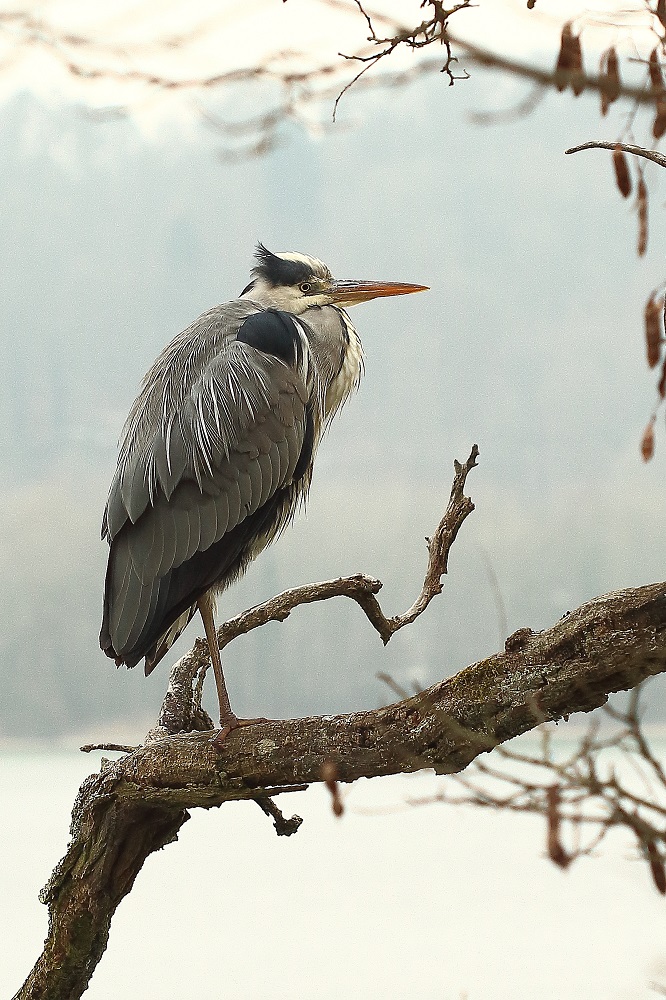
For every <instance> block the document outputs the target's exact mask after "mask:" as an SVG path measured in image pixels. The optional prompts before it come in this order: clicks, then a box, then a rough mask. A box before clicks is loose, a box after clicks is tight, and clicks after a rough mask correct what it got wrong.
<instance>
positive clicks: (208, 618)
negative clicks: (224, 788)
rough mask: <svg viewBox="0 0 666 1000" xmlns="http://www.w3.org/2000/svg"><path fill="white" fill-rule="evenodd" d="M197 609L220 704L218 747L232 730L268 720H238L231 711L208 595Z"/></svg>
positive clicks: (198, 602) (198, 604)
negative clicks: (204, 633)
mask: <svg viewBox="0 0 666 1000" xmlns="http://www.w3.org/2000/svg"><path fill="white" fill-rule="evenodd" d="M197 607H198V608H199V612H200V614H201V620H202V622H203V627H204V630H205V632H206V641H207V642H208V649H209V650H210V659H211V662H212V664H213V673H214V674H215V684H216V687H217V700H218V702H219V704H220V731H219V733H218V734H217V736H216V737H215V741H214V742H215V745H216V746H219V745H220V744H221V743H223V742H224V740H226V738H227V736H228V735H229V733H230V732H232V731H233V730H234V729H238V728H239V727H240V726H253V725H255V724H256V723H258V722H268V719H239V718H238V716H237V715H236V713H235V712H233V711H232V709H231V702H230V701H229V694H228V692H227V685H226V683H225V681H224V673H223V672H222V659H221V657H220V647H219V644H218V641H217V633H216V631H215V619H214V617H213V601H212V599H211V598H210V597H209V595H208V594H204V595H203V597H200V598H199V599H198V601H197Z"/></svg>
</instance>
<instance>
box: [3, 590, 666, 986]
mask: <svg viewBox="0 0 666 1000" xmlns="http://www.w3.org/2000/svg"><path fill="white" fill-rule="evenodd" d="M664 671H666V583H660V584H653V585H651V586H648V587H641V588H639V589H637V590H626V591H619V592H617V593H615V594H609V595H606V596H604V597H599V598H597V599H596V600H594V601H591V602H590V603H589V604H585V605H583V607H581V608H579V609H578V610H577V611H574V612H572V613H571V614H569V615H566V616H565V617H564V618H563V619H562V620H561V621H559V622H558V623H557V624H556V625H554V626H553V627H552V628H550V629H548V630H546V631H545V632H541V633H532V632H531V631H530V630H528V629H522V630H520V632H517V633H515V634H514V635H513V636H511V637H510V638H509V639H507V642H506V649H505V651H504V652H503V653H498V654H496V655H495V656H491V657H489V658H488V659H486V660H483V661H481V662H480V663H476V664H474V665H473V666H470V667H467V668H466V669H465V670H463V671H461V673H459V674H458V675H456V676H455V677H453V678H451V679H450V680H446V681H442V682H441V683H439V684H436V685H434V686H433V687H431V688H429V689H428V690H427V691H424V692H422V693H420V694H419V695H416V696H415V697H413V698H409V699H407V700H406V701H402V702H400V703H398V704H395V705H390V706H389V707H388V708H384V709H380V710H378V711H374V712H357V713H354V714H352V715H344V716H334V717H324V718H309V719H291V720H285V721H277V722H267V723H264V724H261V725H258V726H255V727H252V728H248V729H240V730H236V731H235V732H233V733H232V734H231V735H230V736H229V738H228V739H227V741H226V742H225V743H224V744H223V746H222V747H221V748H220V749H219V750H218V749H216V748H215V747H214V745H213V736H214V734H213V733H201V732H199V733H186V734H182V735H179V736H171V737H167V738H165V739H161V740H154V741H152V742H149V743H147V744H146V745H145V746H143V747H141V748H139V749H138V750H135V751H134V752H133V753H131V754H128V755H127V756H125V757H123V758H122V759H121V760H119V761H116V762H114V763H106V764H105V765H104V766H103V767H102V771H101V772H100V774H96V775H92V776H91V777H90V778H88V779H87V780H86V781H85V782H84V784H83V786H82V788H81V791H80V793H79V797H78V799H77V802H76V805H75V809H74V813H73V821H72V841H71V843H70V846H69V849H68V851H67V854H66V855H65V857H64V858H63V860H62V861H61V863H60V864H59V866H58V868H57V869H56V871H55V872H54V874H53V876H52V878H51V880H50V882H49V884H48V886H47V887H46V889H45V890H44V892H43V896H42V898H43V900H44V902H46V903H48V905H49V910H50V925H49V936H48V938H47V942H46V946H45V951H44V954H43V955H42V956H41V958H40V959H39V960H38V962H37V964H36V966H35V968H34V969H33V971H32V973H31V975H30V977H29V978H28V980H27V982H26V984H25V985H24V987H23V988H22V989H21V990H20V991H19V993H18V994H17V995H16V998H17V1000H19V998H20V1000H26V998H28V997H30V998H36V997H39V998H40V1000H50V998H53V1000H56V998H57V1000H67V998H75V997H79V996H80V995H81V994H82V992H83V990H84V989H85V987H86V985H87V983H88V980H89V978H90V975H91V974H92V971H93V969H94V967H95V965H96V963H97V962H98V961H99V958H100V957H101V955H102V953H103V951H104V948H105V947H106V940H107V937H108V930H109V925H110V921H111V917H112V915H113V912H114V911H115V908H116V906H117V905H118V902H119V901H120V899H121V898H122V897H123V895H125V894H126V893H127V892H129V890H130V889H131V887H132V884H133V882H134V879H135V877H136V875H137V874H138V872H139V870H140V868H141V866H142V864H143V862H144V860H145V858H146V857H147V856H148V854H150V853H151V852H152V851H154V850H157V849H158V848H159V847H162V846H164V845H165V844H168V843H170V842H171V841H173V840H175V839H176V837H177V833H178V830H179V829H180V827H181V826H182V824H183V823H184V822H186V820H187V819H188V812H187V810H188V809H191V808H193V807H196V806H200V807H203V808H210V807H212V806H218V805H222V804H223V803H225V802H229V801H233V800H235V799H255V800H257V799H258V800H265V798H266V796H267V795H268V792H269V791H270V792H271V793H272V794H275V793H276V792H279V791H281V790H287V789H288V788H292V787H293V786H294V784H309V783H311V782H316V781H319V780H321V774H322V768H323V767H324V766H325V765H326V764H327V763H328V762H329V761H331V760H333V761H335V765H336V774H337V777H338V780H340V781H353V780H354V779H356V778H359V777H374V776H376V775H382V774H395V773H398V772H405V771H415V770H418V769H420V768H424V767H431V768H434V770H435V771H437V772H438V773H452V772H457V771H460V770H461V769H463V768H464V767H466V766H467V764H469V763H470V762H471V761H472V760H474V758H475V757H477V756H478V755H479V754H480V753H483V752H485V751H488V750H490V749H492V748H493V747H494V746H496V745H498V744H499V743H502V742H504V741H505V740H508V739H510V738H511V737H513V736H517V735H519V734H520V733H524V732H526V731H527V730H529V729H532V728H534V727H535V726H536V725H538V724H540V723H541V722H542V721H544V720H545V719H561V718H567V717H568V716H569V715H570V714H571V713H572V712H579V711H583V712H588V711H591V710H592V709H594V708H596V707H598V706H599V705H602V704H604V702H605V701H606V699H607V697H608V695H609V694H610V693H611V692H613V691H619V690H624V689H627V688H632V687H634V686H635V685H636V684H638V683H640V681H642V680H643V679H644V678H645V677H648V676H650V675H652V674H657V673H661V672H664ZM260 804H261V803H260ZM262 808H263V806H262ZM295 822H296V821H294V823H295Z"/></svg>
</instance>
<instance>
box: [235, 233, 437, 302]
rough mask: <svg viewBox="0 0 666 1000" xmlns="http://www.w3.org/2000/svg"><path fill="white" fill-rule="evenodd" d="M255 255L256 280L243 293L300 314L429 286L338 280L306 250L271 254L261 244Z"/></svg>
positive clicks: (396, 282) (402, 293)
mask: <svg viewBox="0 0 666 1000" xmlns="http://www.w3.org/2000/svg"><path fill="white" fill-rule="evenodd" d="M255 257H256V260H257V263H256V265H255V266H254V267H253V268H252V278H253V280H252V281H251V282H250V284H249V285H248V286H247V288H244V289H243V291H242V292H241V296H247V298H250V299H253V300H254V301H255V302H259V303H260V304H261V305H266V306H269V307H270V308H273V309H283V310H284V311H285V312H290V313H294V314H295V315H297V316H298V315H300V314H301V313H304V312H305V310H306V309H310V308H311V307H312V306H327V305H341V306H344V307H345V308H347V307H348V306H355V305H358V303H359V302H367V301H368V300H369V299H376V298H379V297H380V296H386V295H409V293H410V292H425V291H427V287H426V286H425V285H407V284H404V283H402V282H398V281H354V280H349V281H338V280H336V279H335V278H334V277H333V276H332V274H331V272H330V271H329V269H328V268H327V266H326V264H323V263H322V262H321V261H320V260H317V258H316V257H310V256H309V255H308V254H305V253H271V251H270V250H267V249H266V247H265V246H263V245H262V244H261V243H259V244H258V246H257V250H256V254H255Z"/></svg>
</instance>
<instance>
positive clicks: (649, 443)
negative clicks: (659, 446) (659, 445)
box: [641, 414, 654, 462]
mask: <svg viewBox="0 0 666 1000" xmlns="http://www.w3.org/2000/svg"><path fill="white" fill-rule="evenodd" d="M641 455H642V456H643V461H644V462H649V461H650V459H651V458H652V456H653V455H654V414H653V415H652V416H651V417H650V420H649V421H648V425H647V427H646V428H645V430H644V431H643V437H642V438H641Z"/></svg>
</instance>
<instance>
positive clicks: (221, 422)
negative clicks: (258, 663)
mask: <svg viewBox="0 0 666 1000" xmlns="http://www.w3.org/2000/svg"><path fill="white" fill-rule="evenodd" d="M425 290H426V287H425V286H424V285H411V284H403V283H398V282H379V281H336V280H335V279H334V278H333V277H332V275H331V272H330V271H329V269H328V267H326V265H325V264H323V263H322V262H321V261H320V260H317V258H315V257H310V256H308V255H306V254H300V253H278V254H275V253H271V252H270V251H269V250H267V249H266V248H265V247H264V246H262V244H259V245H258V247H257V251H256V264H255V266H254V268H253V269H252V276H251V281H250V283H249V284H248V285H247V287H246V288H244V289H243V291H242V292H241V294H240V296H239V297H238V298H237V299H233V300H232V301H230V302H226V303H224V304H223V305H219V306H215V307H214V308H212V309H209V310H208V312H205V313H203V315H201V316H200V317H199V318H198V319H196V320H195V321H194V323H192V325H191V326H189V327H188V328H187V329H186V330H184V331H183V332H182V333H180V334H179V335H178V336H177V337H175V338H174V339H173V340H172V341H171V343H170V344H169V345H168V346H167V347H165V348H164V350H163V351H162V353H161V354H160V355H159V357H158V358H157V360H156V361H155V363H154V364H153V366H152V368H151V369H150V371H149V372H148V373H147V375H146V376H145V378H144V381H143V385H142V389H141V392H140V394H139V396H138V397H137V399H136V400H135V402H134V405H133V406H132V409H131V411H130V414H129V417H128V418H127V422H126V424H125V428H124V431H123V435H122V438H121V443H120V451H119V456H118V465H117V468H116V472H115V475H114V477H113V481H112V483H111V488H110V491H109V496H108V500H107V504H106V509H105V511H104V517H103V521H102V537H103V538H106V539H107V540H108V542H109V546H110V550H109V560H108V568H107V572H106V585H105V593H104V615H103V621H102V630H101V633H100V645H101V648H102V649H103V650H104V652H105V653H106V655H107V656H110V657H112V658H113V659H114V660H115V661H116V664H117V665H119V666H120V664H123V663H124V664H126V665H127V666H128V667H133V666H135V665H136V664H137V663H138V662H139V660H141V659H142V658H145V672H146V674H149V673H150V672H151V671H152V670H153V669H154V667H155V666H156V665H157V663H158V662H159V661H160V660H161V659H162V657H163V656H164V655H165V653H166V652H167V651H168V650H169V648H170V647H171V646H172V644H173V643H174V642H175V640H176V639H177V638H178V636H179V635H180V634H181V632H182V631H183V629H184V628H185V626H186V625H187V623H188V622H189V621H190V620H191V618H192V617H193V615H194V614H195V612H196V610H197V608H198V609H199V611H200V613H201V618H202V620H203V625H204V629H205V633H206V639H207V641H208V646H209V649H210V655H211V661H212V664H213V670H214V674H215V681H216V685H217V693H218V700H219V706H220V726H221V733H220V737H218V738H222V739H223V738H224V736H225V735H226V734H227V733H228V732H229V731H230V730H231V729H234V728H235V727H236V726H238V725H241V724H243V721H245V720H239V719H238V718H237V717H236V716H235V714H234V713H233V711H232V709H231V705H230V702H229V697H228V695H227V690H226V685H225V682H224V675H223V673H222V666H221V662H220V653H219V646H218V642H217V639H216V633H215V624H214V606H215V598H216V596H217V595H219V594H220V593H221V592H222V591H223V590H225V588H226V587H228V586H229V584H231V583H233V581H234V580H236V579H237V578H238V577H239V576H240V575H241V574H242V573H243V572H244V571H245V570H246V568H247V566H248V565H249V563H250V562H251V560H252V559H254V558H255V557H256V556H257V555H258V554H259V553H260V552H261V551H262V549H264V548H265V547H266V545H268V544H269V543H270V542H271V541H273V540H274V539H275V538H276V537H277V536H278V535H279V534H280V532H281V531H282V529H283V528H284V527H285V526H286V525H287V524H288V523H289V521H290V520H291V519H292V517H293V515H294V513H295V510H296V508H297V506H298V504H299V502H300V501H302V500H304V498H305V497H306V495H307V493H308V489H309V486H310V481H311V478H312V469H313V463H314V458H315V453H316V451H317V446H318V444H319V441H320V438H321V436H322V433H323V431H324V430H325V428H326V427H327V425H328V423H329V421H330V420H331V418H332V417H333V416H334V414H335V413H336V412H337V411H338V410H339V408H340V407H341V406H342V404H343V403H344V402H345V400H346V399H347V397H348V396H349V394H350V393H351V392H352V390H353V389H354V388H355V387H356V386H357V385H358V382H359V379H360V376H361V373H362V369H363V350H362V347H361V341H360V339H359V337H358V334H357V333H356V330H355V329H354V326H353V324H352V322H351V320H350V318H349V316H348V314H347V312H346V311H345V307H346V306H353V305H356V304H358V303H360V302H365V301H367V300H369V299H373V298H377V297H378V296H387V295H405V294H408V293H410V292H419V291H425Z"/></svg>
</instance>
